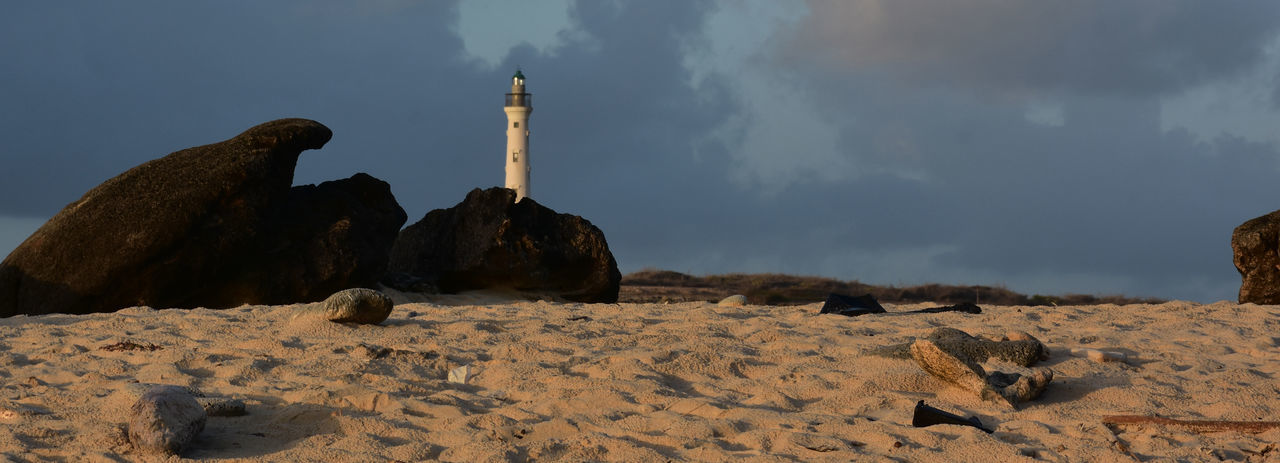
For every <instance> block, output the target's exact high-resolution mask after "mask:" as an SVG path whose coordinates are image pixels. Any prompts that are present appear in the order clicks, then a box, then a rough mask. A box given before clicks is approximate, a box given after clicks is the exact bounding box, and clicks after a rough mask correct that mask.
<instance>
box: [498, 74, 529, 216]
mask: <svg viewBox="0 0 1280 463" xmlns="http://www.w3.org/2000/svg"><path fill="white" fill-rule="evenodd" d="M502 110H503V111H506V113H507V188H510V189H512V190H516V201H517V202H519V201H520V200H521V199H523V198H525V197H528V196H529V113H532V112H533V95H531V94H529V93H525V91H524V74H523V73H521V72H520V70H519V69H517V70H516V74H515V75H513V76H511V93H508V94H507V104H506V106H505V107H503V108H502Z"/></svg>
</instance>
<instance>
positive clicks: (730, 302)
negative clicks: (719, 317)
mask: <svg viewBox="0 0 1280 463" xmlns="http://www.w3.org/2000/svg"><path fill="white" fill-rule="evenodd" d="M716 305H718V306H720V307H742V306H744V305H747V296H743V295H741V294H734V295H732V296H729V297H726V298H724V299H721V300H720V302H719V303H718V304H716Z"/></svg>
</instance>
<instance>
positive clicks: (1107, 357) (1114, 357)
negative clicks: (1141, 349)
mask: <svg viewBox="0 0 1280 463" xmlns="http://www.w3.org/2000/svg"><path fill="white" fill-rule="evenodd" d="M1071 355H1074V356H1076V357H1084V358H1087V359H1089V360H1092V361H1094V362H1098V363H1103V362H1123V361H1125V360H1127V359H1128V358H1129V356H1127V355H1125V353H1124V352H1115V351H1108V350H1098V349H1071Z"/></svg>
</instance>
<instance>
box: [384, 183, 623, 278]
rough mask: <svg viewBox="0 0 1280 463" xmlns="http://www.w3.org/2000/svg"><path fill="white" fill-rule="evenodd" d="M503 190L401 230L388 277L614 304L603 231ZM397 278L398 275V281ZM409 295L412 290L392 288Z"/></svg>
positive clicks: (614, 268)
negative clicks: (516, 200) (408, 292)
mask: <svg viewBox="0 0 1280 463" xmlns="http://www.w3.org/2000/svg"><path fill="white" fill-rule="evenodd" d="M515 196H516V195H515V191H513V190H509V189H506V188H490V189H488V190H480V189H475V190H472V191H471V192H470V193H468V194H467V197H466V199H465V200H463V201H462V202H461V203H459V204H458V205H456V206H454V207H452V208H449V209H437V210H434V211H431V212H429V213H427V215H426V217H423V219H422V220H421V221H419V222H418V223H415V224H413V225H410V226H409V227H407V228H405V229H404V230H403V231H401V232H400V236H399V238H397V239H396V242H395V245H394V246H392V248H391V263H390V266H389V271H390V272H392V274H393V278H388V279H385V280H384V282H385V283H389V284H390V285H394V284H395V282H396V281H414V279H415V278H417V279H420V280H421V282H422V283H421V284H420V285H419V286H420V287H431V286H433V287H436V288H439V290H440V291H442V292H446V293H456V292H459V291H467V290H475V289H495V288H501V289H514V290H518V291H526V292H536V293H540V294H546V295H549V296H553V297H559V298H563V299H567V300H571V301H578V302H617V300H618V286H619V283H620V281H621V280H622V274H621V273H619V272H618V264H617V262H616V261H614V259H613V253H611V252H609V245H608V243H606V242H605V239H604V233H603V232H601V231H600V229H599V228H596V227H595V226H594V225H592V224H591V222H588V221H587V220H586V219H583V218H582V217H578V216H575V215H569V214H559V213H556V212H555V211H553V210H551V209H549V208H547V207H545V206H542V205H540V204H538V203H537V202H535V201H534V200H532V199H530V198H524V199H521V200H520V202H518V203H517V202H515ZM395 274H403V275H399V276H396V275H395ZM397 289H402V290H412V288H397Z"/></svg>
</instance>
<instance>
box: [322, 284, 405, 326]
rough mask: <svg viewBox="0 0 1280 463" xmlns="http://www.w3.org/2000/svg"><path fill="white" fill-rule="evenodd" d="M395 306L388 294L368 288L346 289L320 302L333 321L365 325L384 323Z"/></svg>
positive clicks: (327, 316)
mask: <svg viewBox="0 0 1280 463" xmlns="http://www.w3.org/2000/svg"><path fill="white" fill-rule="evenodd" d="M394 307H395V303H393V302H391V298H390V297H387V295H386V294H382V293H380V292H378V291H374V290H372V289H367V288H351V289H344V290H342V291H338V292H336V293H333V295H332V296H329V298H328V299H325V300H324V301H323V302H321V303H320V310H321V311H322V312H324V316H325V318H327V319H328V320H329V321H331V322H336V323H361V324H365V325H376V324H379V323H382V321H383V320H386V319H387V317H388V316H390V315H391V309H393V308H394Z"/></svg>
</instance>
